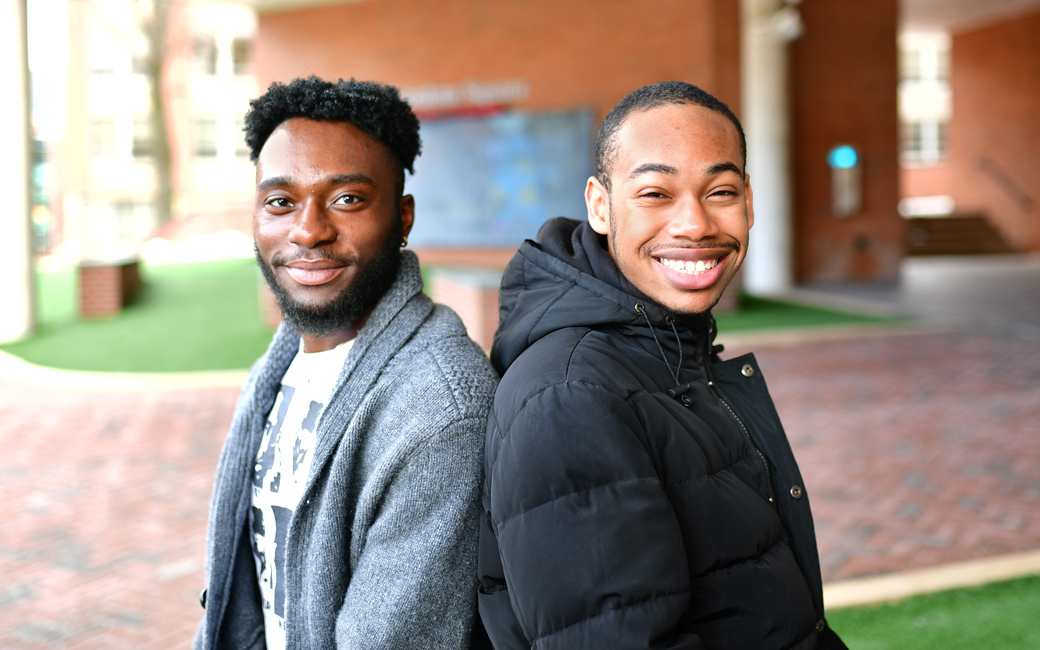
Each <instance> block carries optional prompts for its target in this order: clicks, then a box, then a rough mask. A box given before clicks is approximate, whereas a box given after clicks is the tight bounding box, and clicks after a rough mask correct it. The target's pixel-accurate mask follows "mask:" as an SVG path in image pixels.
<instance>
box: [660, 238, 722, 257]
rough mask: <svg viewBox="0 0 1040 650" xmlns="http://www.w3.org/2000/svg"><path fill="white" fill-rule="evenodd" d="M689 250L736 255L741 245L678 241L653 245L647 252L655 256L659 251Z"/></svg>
mask: <svg viewBox="0 0 1040 650" xmlns="http://www.w3.org/2000/svg"><path fill="white" fill-rule="evenodd" d="M683 248H685V249H688V250H708V249H711V250H719V249H727V250H730V251H732V252H734V253H739V252H740V244H739V243H737V242H735V241H722V242H690V241H677V242H675V243H672V244H653V245H651V246H649V247H647V249H646V252H647V254H649V255H653V254H655V253H657V252H658V251H665V250H676V249H683Z"/></svg>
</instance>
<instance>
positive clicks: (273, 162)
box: [256, 117, 387, 183]
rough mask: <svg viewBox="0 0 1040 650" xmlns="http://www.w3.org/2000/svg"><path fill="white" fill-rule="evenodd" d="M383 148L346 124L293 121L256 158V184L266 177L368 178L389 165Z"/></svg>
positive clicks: (274, 134) (273, 135) (277, 131)
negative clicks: (359, 174)
mask: <svg viewBox="0 0 1040 650" xmlns="http://www.w3.org/2000/svg"><path fill="white" fill-rule="evenodd" d="M383 149H384V147H380V146H379V142H378V141H376V140H374V139H373V138H372V137H371V136H370V135H368V134H367V133H365V132H364V131H362V130H361V129H359V128H358V127H356V126H354V125H353V124H351V123H350V122H347V121H331V120H320V121H319V120H311V119H308V118H302V117H298V118H291V119H288V120H286V121H285V122H282V123H281V124H279V125H278V126H277V127H276V128H275V130H274V131H273V132H272V133H271V135H270V136H269V137H268V138H267V141H266V142H265V143H264V146H263V147H262V148H261V149H260V154H259V155H258V156H257V164H256V180H257V183H259V182H260V181H262V180H263V179H265V178H271V177H277V176H295V175H298V174H300V173H307V174H315V173H321V174H338V173H353V172H356V171H359V170H363V171H366V173H368V174H369V175H371V172H372V171H374V170H371V168H372V167H375V166H381V165H386V164H387V160H386V158H387V153H386V152H384V151H383Z"/></svg>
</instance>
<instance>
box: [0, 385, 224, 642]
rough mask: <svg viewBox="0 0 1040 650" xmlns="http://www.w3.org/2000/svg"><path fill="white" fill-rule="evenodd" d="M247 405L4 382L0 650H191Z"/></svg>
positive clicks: (211, 397) (213, 394)
mask: <svg viewBox="0 0 1040 650" xmlns="http://www.w3.org/2000/svg"><path fill="white" fill-rule="evenodd" d="M237 392H238V391H236V390H234V389H221V390H207V391H184V390H180V391H177V390H169V391H157V392H143V391H92V390H71V389H54V388H47V387H41V386H31V385H28V384H16V383H11V382H7V381H3V382H0V414H2V415H0V449H3V450H4V452H3V454H2V456H0V520H2V521H3V524H2V528H0V575H2V576H3V579H2V581H0V646H2V647H4V648H18V649H26V650H28V649H30V648H32V649H36V648H41V649H42V648H134V649H143V648H154V649H156V650H158V649H160V648H162V649H167V650H168V649H169V648H186V647H190V640H191V638H192V635H193V634H194V630H195V626H196V625H197V623H198V621H199V617H200V615H201V613H202V610H201V608H200V607H199V603H198V593H199V590H200V589H201V586H202V567H203V561H204V557H203V556H204V552H205V551H204V545H205V527H206V517H207V509H208V503H209V495H210V491H211V489H212V486H213V474H214V469H215V467H216V462H217V458H218V456H219V454H220V446H221V443H222V441H223V438H224V435H225V433H226V430H227V426H228V424H229V422H230V420H231V414H232V410H233V408H234V403H235V398H236V396H237Z"/></svg>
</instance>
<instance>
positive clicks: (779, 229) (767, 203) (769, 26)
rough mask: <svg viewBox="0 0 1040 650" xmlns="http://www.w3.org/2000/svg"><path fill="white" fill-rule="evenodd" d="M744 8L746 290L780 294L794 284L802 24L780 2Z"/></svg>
mask: <svg viewBox="0 0 1040 650" xmlns="http://www.w3.org/2000/svg"><path fill="white" fill-rule="evenodd" d="M741 9H742V16H741V24H742V31H743V35H742V39H741V107H742V112H743V120H742V122H743V125H744V132H745V134H746V136H747V146H748V160H747V171H748V174H749V175H750V177H751V189H752V191H753V193H754V199H755V225H754V227H753V228H752V230H751V242H750V244H749V245H748V255H747V258H746V260H745V261H744V288H745V290H746V291H748V292H749V293H752V294H757V295H775V294H782V293H783V292H785V291H786V290H788V289H790V288H791V286H792V284H793V272H794V268H793V267H794V265H793V260H792V254H793V253H792V239H793V237H792V230H793V224H792V218H791V169H790V166H791V161H790V157H791V153H790V128H791V127H790V124H791V116H790V109H789V106H788V101H789V100H788V74H787V43H788V41H790V40H793V39H794V38H797V37H798V35H799V34H800V32H801V23H800V20H799V17H798V13H797V10H795V9H794V7H793V6H786V7H785V5H784V3H783V2H781V1H780V0H741Z"/></svg>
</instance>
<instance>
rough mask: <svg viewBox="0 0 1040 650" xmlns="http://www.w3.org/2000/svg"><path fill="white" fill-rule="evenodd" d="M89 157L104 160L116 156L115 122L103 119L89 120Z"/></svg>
mask: <svg viewBox="0 0 1040 650" xmlns="http://www.w3.org/2000/svg"><path fill="white" fill-rule="evenodd" d="M90 155H92V156H98V157H106V158H107V157H112V156H114V155H116V122H115V120H111V119H104V118H102V119H95V120H91V122H90Z"/></svg>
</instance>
